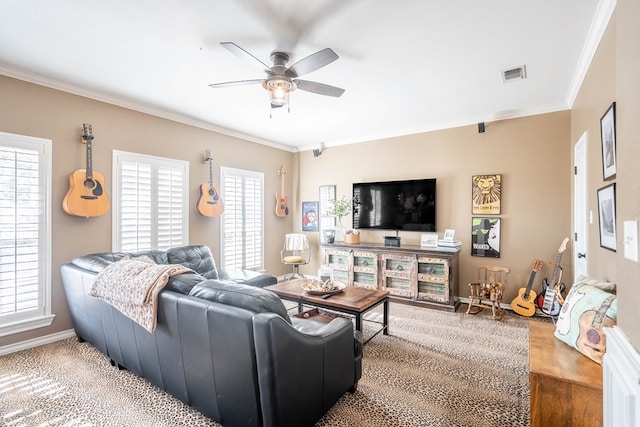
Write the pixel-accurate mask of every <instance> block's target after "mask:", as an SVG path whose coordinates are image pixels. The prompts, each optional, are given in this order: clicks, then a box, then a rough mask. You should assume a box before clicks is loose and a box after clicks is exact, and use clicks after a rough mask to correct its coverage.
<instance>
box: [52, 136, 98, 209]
mask: <svg viewBox="0 0 640 427" xmlns="http://www.w3.org/2000/svg"><path fill="white" fill-rule="evenodd" d="M82 131H83V132H82V142H83V143H84V144H87V168H86V169H78V170H76V171H74V172H72V173H71V174H70V175H69V191H67V194H66V195H65V196H64V199H63V200H62V209H63V210H64V211H65V212H66V213H68V214H69V215H75V216H83V217H86V218H89V217H94V216H100V215H104V214H105V213H107V211H108V210H109V197H108V196H107V193H105V191H104V176H102V174H101V173H100V172H96V171H94V170H93V153H92V151H93V133H92V129H91V125H89V124H86V123H84V124H83V125H82Z"/></svg>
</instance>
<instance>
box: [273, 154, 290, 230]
mask: <svg viewBox="0 0 640 427" xmlns="http://www.w3.org/2000/svg"><path fill="white" fill-rule="evenodd" d="M285 174H286V172H285V171H284V165H283V166H280V169H279V170H278V175H279V176H280V192H279V193H276V215H277V216H279V217H284V216H287V215H289V206H288V205H287V204H288V203H289V198H288V197H287V196H285V195H284V176H285Z"/></svg>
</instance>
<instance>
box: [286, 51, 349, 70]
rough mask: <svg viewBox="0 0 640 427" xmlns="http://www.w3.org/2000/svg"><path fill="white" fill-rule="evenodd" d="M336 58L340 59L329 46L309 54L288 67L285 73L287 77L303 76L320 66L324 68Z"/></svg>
mask: <svg viewBox="0 0 640 427" xmlns="http://www.w3.org/2000/svg"><path fill="white" fill-rule="evenodd" d="M336 59H338V55H337V54H336V53H335V52H334V51H332V50H331V49H329V48H328V47H327V48H325V49H322V50H320V51H318V52H316V53H313V54H311V55H309V56H307V57H306V58H302V59H301V60H300V61H298V62H296V63H295V64H293V65H292V66H291V67H289V68H287V70H286V71H285V72H284V74H285V75H286V76H287V77H292V78H293V77H298V76H302V75H304V74H308V73H310V72H312V71H315V70H317V69H318V68H322V67H324V66H325V65H329V64H331V63H332V62H333V61H335V60H336Z"/></svg>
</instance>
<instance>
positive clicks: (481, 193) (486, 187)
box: [471, 174, 502, 215]
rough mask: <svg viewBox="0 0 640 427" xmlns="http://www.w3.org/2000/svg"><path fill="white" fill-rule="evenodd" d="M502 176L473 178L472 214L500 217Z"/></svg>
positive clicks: (476, 176) (478, 176)
mask: <svg viewBox="0 0 640 427" xmlns="http://www.w3.org/2000/svg"><path fill="white" fill-rule="evenodd" d="M501 198H502V174H493V175H473V176H472V177H471V214H472V215H500V203H501Z"/></svg>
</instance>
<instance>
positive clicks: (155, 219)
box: [113, 151, 189, 252]
mask: <svg viewBox="0 0 640 427" xmlns="http://www.w3.org/2000/svg"><path fill="white" fill-rule="evenodd" d="M113 168H114V170H113V176H114V180H113V194H114V197H113V199H114V203H113V208H114V215H113V230H114V236H113V242H114V243H113V250H114V251H123V252H138V251H147V250H151V249H158V250H166V249H169V248H171V247H174V246H182V245H187V244H188V241H189V238H188V236H189V209H188V205H189V190H188V187H189V162H185V161H182V160H173V159H165V158H161V157H153V156H146V155H142V154H135V153H126V152H123V151H114V152H113Z"/></svg>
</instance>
